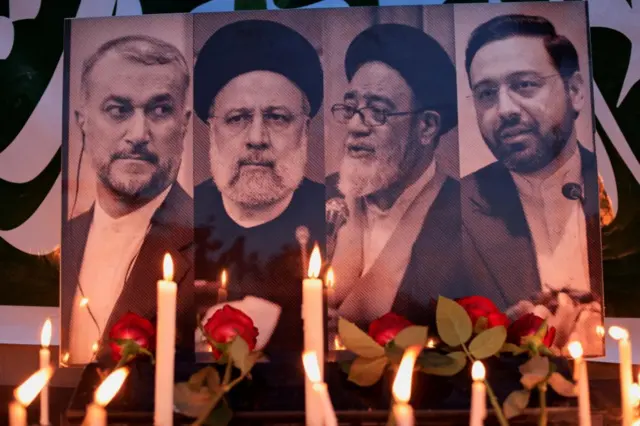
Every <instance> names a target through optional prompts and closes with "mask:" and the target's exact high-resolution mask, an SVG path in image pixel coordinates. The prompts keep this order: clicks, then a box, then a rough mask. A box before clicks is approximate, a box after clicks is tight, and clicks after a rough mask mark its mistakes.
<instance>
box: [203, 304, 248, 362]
mask: <svg viewBox="0 0 640 426" xmlns="http://www.w3.org/2000/svg"><path fill="white" fill-rule="evenodd" d="M204 330H205V332H206V333H207V334H208V335H209V337H210V338H211V340H213V341H214V342H216V343H223V344H224V343H229V342H231V341H233V339H234V338H235V337H236V336H240V337H242V339H243V340H244V341H245V342H246V343H247V345H248V346H249V350H250V351H252V350H253V349H255V347H256V343H257V339H258V329H257V328H256V327H255V326H254V325H253V320H252V319H251V318H250V317H249V316H247V314H245V313H244V312H242V311H241V310H239V309H236V308H234V307H232V306H229V305H224V306H223V307H222V309H218V310H217V311H216V312H215V313H214V314H213V316H212V317H211V318H210V319H209V321H207V323H206V324H205V325H204ZM211 349H212V351H213V355H214V356H215V358H216V359H218V358H220V355H221V353H220V351H219V350H218V349H217V348H211Z"/></svg>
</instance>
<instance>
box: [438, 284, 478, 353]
mask: <svg viewBox="0 0 640 426" xmlns="http://www.w3.org/2000/svg"><path fill="white" fill-rule="evenodd" d="M436 324H437V326H438V334H439V335H440V338H441V339H442V340H443V341H444V342H445V343H446V344H447V345H449V346H459V345H461V344H462V343H464V342H466V341H467V340H469V338H470V337H471V333H472V332H473V330H472V327H471V319H470V318H469V315H468V314H467V312H466V311H465V310H464V308H463V307H462V306H460V305H459V304H458V303H457V302H455V301H454V300H451V299H447V298H446V297H442V296H439V297H438V306H437V307H436Z"/></svg>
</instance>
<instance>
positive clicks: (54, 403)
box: [0, 363, 620, 426]
mask: <svg viewBox="0 0 640 426" xmlns="http://www.w3.org/2000/svg"><path fill="white" fill-rule="evenodd" d="M589 374H590V379H591V380H590V385H591V386H590V388H591V397H592V398H591V399H592V403H593V415H594V418H593V425H594V426H598V425H609V424H611V425H614V424H617V425H619V424H620V420H619V419H618V415H617V413H618V411H619V410H617V409H616V408H614V407H615V406H617V405H619V404H616V402H618V398H619V385H618V383H619V382H618V366H617V364H599V363H589ZM73 393H74V389H72V388H51V389H50V390H49V400H50V418H51V422H52V424H53V425H74V424H79V422H78V421H77V420H73V419H72V420H69V418H68V417H67V408H68V406H69V404H70V401H71V399H72V397H73ZM12 395H13V387H9V386H0V425H4V424H7V423H8V421H7V418H8V413H7V411H8V404H9V402H10V401H11V400H12V399H13V396H12ZM39 408H40V403H39V399H36V400H35V401H34V402H33V403H32V404H31V406H30V407H29V409H28V418H29V422H30V424H38V423H39ZM549 414H550V416H549V417H550V425H570V424H577V414H576V411H575V409H574V408H571V407H565V408H562V407H558V408H552V409H550V412H549ZM338 417H339V419H340V425H350V426H351V425H353V426H356V425H358V426H360V425H361V426H364V425H368V426H372V425H384V424H385V423H386V421H385V420H386V419H385V417H386V412H382V411H379V412H375V411H371V412H353V411H351V412H338ZM416 418H417V420H416V425H421V424H429V425H457V424H460V425H466V424H468V415H467V414H466V413H465V412H463V411H453V410H425V411H420V412H417V413H416ZM535 422H536V410H534V409H532V410H527V413H526V415H525V416H521V417H520V418H517V419H515V420H514V421H512V422H511V424H512V425H515V424H535ZM117 424H119V425H126V424H131V425H142V424H150V423H149V418H148V416H140V415H132V416H130V417H129V418H126V417H121V418H120V419H119V421H118V423H117ZM176 424H188V421H187V419H184V418H181V417H177V418H176ZM231 424H232V425H256V426H257V425H267V424H269V425H275V424H278V425H303V424H304V413H302V412H291V413H284V412H270V413H251V412H238V413H236V416H235V418H234V420H233V421H232V423H231ZM485 424H486V425H487V426H489V425H496V424H497V423H496V422H495V419H494V418H493V417H492V416H491V415H490V416H489V417H488V418H487V421H486V422H485Z"/></svg>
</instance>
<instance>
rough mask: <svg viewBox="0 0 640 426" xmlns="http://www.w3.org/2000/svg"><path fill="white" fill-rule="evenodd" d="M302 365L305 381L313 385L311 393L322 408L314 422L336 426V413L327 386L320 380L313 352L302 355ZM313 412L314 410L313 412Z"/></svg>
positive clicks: (318, 368) (316, 358)
mask: <svg viewBox="0 0 640 426" xmlns="http://www.w3.org/2000/svg"><path fill="white" fill-rule="evenodd" d="M302 363H303V365H304V371H305V372H306V376H307V379H308V380H309V381H311V383H312V384H313V391H314V392H315V393H316V396H317V398H318V399H319V400H320V404H321V407H322V417H321V418H318V419H314V422H317V424H320V425H324V426H337V425H338V419H337V418H336V412H335V410H334V409H333V404H331V398H330V397H329V391H328V390H327V384H326V383H324V382H323V381H322V379H321V378H320V366H319V365H318V357H317V355H316V353H315V352H305V353H304V354H303V355H302ZM314 411H315V410H314Z"/></svg>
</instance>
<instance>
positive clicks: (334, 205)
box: [325, 197, 349, 261]
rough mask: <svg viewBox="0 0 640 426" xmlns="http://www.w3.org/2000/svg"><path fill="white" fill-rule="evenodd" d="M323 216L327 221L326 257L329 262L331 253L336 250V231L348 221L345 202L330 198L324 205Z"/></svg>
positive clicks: (347, 210) (342, 199) (340, 199)
mask: <svg viewBox="0 0 640 426" xmlns="http://www.w3.org/2000/svg"><path fill="white" fill-rule="evenodd" d="M325 215H326V221H327V257H328V259H329V261H331V259H332V258H333V252H334V251H335V249H336V242H337V239H338V231H339V230H340V228H342V227H343V226H344V225H345V223H347V220H348V219H349V207H348V206H347V202H346V201H345V200H344V198H341V197H334V198H330V199H329V200H327V202H326V204H325Z"/></svg>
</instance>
